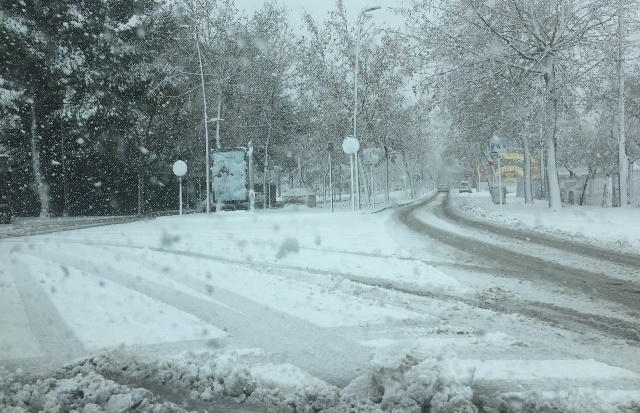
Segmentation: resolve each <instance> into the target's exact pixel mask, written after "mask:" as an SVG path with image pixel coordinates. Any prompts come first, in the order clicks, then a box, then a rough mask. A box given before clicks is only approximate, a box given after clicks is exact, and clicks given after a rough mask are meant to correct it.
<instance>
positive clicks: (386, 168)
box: [384, 145, 390, 205]
mask: <svg viewBox="0 0 640 413" xmlns="http://www.w3.org/2000/svg"><path fill="white" fill-rule="evenodd" d="M389 203H390V201H389V148H388V147H387V146H386V145H385V147H384V204H385V205H389Z"/></svg>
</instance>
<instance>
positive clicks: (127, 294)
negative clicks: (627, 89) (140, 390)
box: [0, 195, 640, 411]
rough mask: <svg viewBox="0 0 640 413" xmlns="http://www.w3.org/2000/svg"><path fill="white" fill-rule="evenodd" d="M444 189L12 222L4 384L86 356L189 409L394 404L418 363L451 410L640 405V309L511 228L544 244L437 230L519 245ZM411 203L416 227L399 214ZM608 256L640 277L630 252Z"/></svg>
mask: <svg viewBox="0 0 640 413" xmlns="http://www.w3.org/2000/svg"><path fill="white" fill-rule="evenodd" d="M443 199H444V197H443V196H442V195H438V196H437V197H436V198H435V199H434V200H433V201H432V202H430V203H427V204H424V205H422V204H421V205H420V206H419V207H417V208H416V207H415V205H414V206H413V207H412V206H409V207H406V208H405V209H404V210H403V209H400V210H396V211H394V210H387V211H382V212H379V213H376V214H370V213H353V212H350V211H341V212H336V213H333V214H332V213H327V212H324V211H323V210H321V209H319V208H318V209H316V210H310V209H307V208H301V207H288V208H286V209H284V210H274V211H266V212H263V211H260V212H257V213H246V212H225V213H218V214H213V215H211V216H205V215H201V214H198V215H186V216H182V217H178V216H174V217H162V218H158V219H155V220H148V221H141V222H133V223H128V224H122V225H112V226H103V227H96V228H88V229H82V230H77V231H68V232H64V233H53V234H46V235H38V236H32V237H22V238H10V239H4V240H2V241H0V257H1V259H0V305H1V306H2V311H1V312H0V365H4V366H5V367H6V369H7V372H11V371H15V369H18V368H20V369H21V374H18V375H15V374H10V375H8V376H7V377H10V379H9V380H8V381H5V382H2V380H1V379H0V387H1V386H2V384H3V383H4V384H5V385H6V386H7V388H9V387H10V384H11V383H22V382H26V381H28V380H29V377H31V376H32V375H36V374H49V375H52V376H55V377H57V378H58V379H59V380H68V379H70V378H72V377H76V376H77V374H78V373H81V374H82V377H83V380H85V379H86V378H87V377H93V376H91V374H94V375H95V374H98V375H100V377H108V378H110V379H112V380H115V381H116V382H117V383H119V385H127V386H133V387H146V388H147V389H151V388H153V387H154V384H153V383H155V386H169V387H171V388H172V389H174V390H175V391H173V392H172V394H171V397H164V396H163V392H161V391H160V392H158V391H155V392H154V391H152V393H154V395H153V396H154V397H155V399H153V400H152V398H149V400H152V401H153V402H154V403H163V402H169V401H173V402H180V401H182V402H184V403H183V404H182V407H183V408H185V409H188V410H197V409H199V408H200V407H201V406H202V403H205V405H206V403H207V402H211V400H212V399H216V397H218V399H219V398H220V397H222V396H227V397H233V398H234V399H235V400H237V401H240V402H244V401H246V403H243V405H242V408H246V407H250V406H251V405H252V403H253V404H254V406H260V407H264V404H265V403H267V402H268V403H271V404H270V405H273V406H274V407H273V409H274V410H273V411H279V410H278V408H279V407H282V405H281V404H280V405H279V404H278V403H284V405H287V403H289V405H290V404H291V403H298V406H299V407H301V404H305V403H311V401H310V400H312V399H313V400H314V403H318V404H317V405H316V408H319V410H327V411H329V409H330V408H334V409H337V410H335V411H340V408H339V406H340V403H348V402H353V400H357V402H358V403H363V404H366V405H368V406H369V408H370V409H372V410H367V411H377V410H375V409H379V408H381V407H380V406H382V405H384V404H385V403H396V404H398V405H402V406H405V405H406V407H407V411H411V409H410V408H409V407H410V406H409V405H410V404H411V403H417V402H415V401H414V402H411V401H410V400H409V401H408V400H407V399H406V398H407V397H409V399H411V397H413V396H411V397H410V395H411V394H412V393H411V392H412V391H414V390H415V389H413V390H411V389H412V388H413V387H411V386H415V385H417V384H416V383H415V380H414V379H411V380H410V378H411V377H413V376H412V375H413V374H418V373H420V372H422V373H420V374H423V375H424V374H426V373H424V371H429V372H430V373H429V374H427V375H426V376H425V377H427V378H429V377H430V379H429V380H432V381H431V382H430V383H431V387H429V388H430V389H431V390H430V391H431V393H429V392H426V393H425V392H423V395H424V394H427V395H428V394H431V396H429V400H427V402H429V403H431V404H432V406H433V405H434V404H433V403H436V402H437V403H440V406H441V408H442V409H444V410H441V411H446V409H447V406H449V408H450V407H451V406H452V404H451V403H454V402H455V403H458V402H461V403H462V401H464V400H467V401H468V402H469V403H470V402H471V400H473V402H474V403H475V404H476V405H480V404H483V405H484V406H489V405H492V404H491V403H499V401H500V400H503V401H504V400H506V399H507V396H506V395H507V393H509V392H518V393H519V394H520V399H521V400H525V399H527V398H529V399H531V398H546V399H548V400H547V401H549V400H551V403H564V402H563V401H562V400H573V399H572V398H577V399H580V400H582V399H584V400H585V402H587V401H588V403H590V404H591V405H593V404H594V403H596V404H598V403H599V404H600V405H602V406H604V407H606V406H613V405H615V406H617V408H622V409H625V408H630V409H632V408H637V406H638V401H640V392H638V391H637V389H638V388H640V358H639V357H638V339H637V326H638V319H639V317H638V312H637V309H636V308H635V307H633V306H632V305H627V304H628V302H627V301H624V300H622V301H620V300H617V299H608V298H607V297H603V296H600V294H598V293H594V294H588V291H587V290H585V289H584V288H578V286H577V284H576V285H574V284H570V283H569V284H568V285H565V284H566V283H564V282H561V281H559V280H550V279H549V270H548V268H531V264H530V263H531V262H534V263H537V262H538V261H535V260H541V261H540V262H542V261H544V260H545V257H546V258H548V260H547V261H544V262H545V263H546V264H545V265H546V266H547V267H548V266H551V267H553V268H555V269H556V270H557V268H560V267H558V263H557V262H555V261H554V260H555V258H553V255H549V254H547V253H548V252H549V250H551V249H552V247H549V246H545V247H544V248H545V249H544V250H540V248H542V247H539V246H535V245H528V244H526V243H522V242H521V243H515V244H514V245H515V249H516V250H517V251H518V253H519V254H522V256H527V257H529V258H528V259H529V260H533V261H529V264H526V263H524V264H523V265H527V266H528V269H526V270H523V268H510V267H509V265H506V264H505V263H504V262H502V261H503V260H501V259H499V260H498V261H496V259H495V258H494V257H491V256H486V254H487V253H486V251H485V250H483V251H482V252H481V253H480V251H477V250H474V247H473V246H469V245H468V246H467V247H468V248H467V249H469V248H471V250H469V251H464V249H465V248H462V249H460V248H459V247H460V246H459V245H457V244H455V243H452V242H443V241H444V240H443V239H442V237H443V236H451V237H455V236H458V237H462V236H464V237H471V238H472V239H473V240H474V242H479V243H483V244H485V245H489V246H490V245H500V246H501V248H505V251H507V250H508V248H507V247H506V246H505V244H508V243H506V242H505V241H504V240H503V239H502V238H500V237H499V236H498V235H496V234H486V233H481V232H478V231H477V230H474V229H472V228H465V227H464V226H460V225H459V224H457V223H455V222H453V221H450V220H448V219H445V217H443V216H438V214H434V212H436V210H437V209H438V208H440V205H441V202H442V201H443ZM403 211H411V213H410V214H409V213H407V214H404V213H403ZM408 217H410V219H412V220H414V221H411V222H409V224H410V225H411V226H413V229H411V228H407V227H406V226H403V225H400V224H399V222H402V221H404V222H407V219H409V218H408ZM415 220H419V221H415ZM412 222H413V224H412ZM416 222H420V223H422V224H420V225H429V226H431V227H435V228H438V229H439V230H440V231H441V234H440V239H438V237H435V239H434V238H429V237H426V236H425V235H424V234H422V233H420V231H415V229H418V228H417V226H419V225H418V224H416ZM443 234H444V235H443ZM446 234H449V235H446ZM432 235H433V234H432ZM558 254H560V253H558ZM561 254H564V253H561ZM564 255H566V254H564ZM567 259H569V260H574V261H579V259H576V258H567V257H565V260H564V261H563V262H564V265H565V266H566V263H567V262H573V261H567ZM599 265H602V266H603V268H605V269H606V272H607V277H609V278H611V279H616V280H623V281H624V282H625V283H627V284H626V286H627V287H629V286H635V284H634V283H637V279H636V280H634V279H633V277H634V272H633V269H631V270H629V268H626V270H625V269H624V268H623V269H622V270H621V271H620V273H619V274H618V273H617V272H615V271H617V269H620V267H621V266H620V265H617V264H611V263H608V264H604V263H600V264H599ZM622 267H624V266H622ZM562 268H564V267H562ZM570 268H573V270H572V271H573V272H577V271H579V268H580V267H579V265H578V264H576V265H575V266H574V265H570ZM612 271H613V272H612ZM527 275H530V276H527ZM569 275H571V274H569ZM571 276H572V277H573V278H575V274H572V275H571ZM634 288H635V287H634ZM585 320H587V321H585ZM634 329H636V331H635V333H636V335H635V336H634V335H633V330H634ZM121 345H124V346H125V347H120V346H121ZM115 348H117V350H116V352H115V353H113V352H108V353H104V354H103V355H100V356H98V359H96V358H95V355H96V354H100V353H101V352H103V351H109V350H110V349H115ZM185 351H187V352H189V353H182V355H179V356H177V354H179V353H181V352H185ZM87 356H91V357H90V358H89V359H86V358H85V357H87ZM87 360H93V361H91V362H87ZM96 360H97V361H96ZM64 363H71V365H70V367H68V368H67V369H63V370H57V371H56V372H52V371H53V370H55V369H58V368H59V367H60V366H62V365H63V364H64ZM123 363H124V364H126V366H125V367H120V366H121V365H123ZM127 366H128V367H127ZM194 368H195V373H194ZM425 369H426V370H425ZM123 371H125V372H126V373H123ZM130 371H136V372H137V374H133V373H129V372H130ZM142 371H144V372H146V373H144V374H143V373H140V372H142ZM0 374H1V372H0ZM192 374H195V376H194V377H196V378H194V379H189V380H187V379H186V378H187V377H191V375H192ZM168 375H169V376H170V377H172V378H171V379H168V378H167V377H169V376H168ZM141 376H143V377H142V378H141ZM161 377H163V378H161ZM203 377H204V378H203ZM420 377H422V376H420ZM220 378H222V381H220V380H218V379H220ZM74 380H76V383H75V384H74V385H78V383H77V380H79V379H74ZM207 380H213V381H212V382H209V381H207ZM215 380H218V381H215ZM243 380H244V381H243ZM424 380H427V379H424ZM434 380H435V381H434ZM419 381H420V380H418V382H419ZM141 383H142V384H141ZM216 383H217V384H216ZM231 383H236V384H234V385H232V384H231ZM238 383H243V384H242V385H240V384H238ZM247 383H250V385H249V384H247ZM372 383H375V384H372ZM434 383H437V385H436V384H434ZM114 386H115V385H112V386H111V387H110V390H109V391H112V390H113V389H114V388H115V387H114ZM238 386H239V387H238ZM425 386H427V384H425ZM427 387H428V386H427ZM238 388H239V389H240V390H238ZM248 388H249V389H250V390H247V389H248ZM381 388H382V395H381V394H379V393H380V391H381V390H380V389H381ZM243 389H244V390H243ZM340 389H343V390H340ZM444 389H450V390H447V391H445V390H444ZM585 389H589V391H588V397H587V396H585ZM40 391H42V390H41V389H40ZM113 391H114V392H115V390H113ZM118 391H120V390H118ZM535 391H557V392H559V393H553V394H545V395H543V394H542V393H535ZM274 392H275V393H274ZM447 392H448V393H447ZM495 392H498V393H495ZM532 392H533V393H532ZM562 392H564V393H562ZM567 392H568V393H567ZM6 394H12V393H11V392H7V393H6ZM6 394H5V398H4V399H3V396H2V395H3V393H1V389H0V407H1V405H2V402H3V401H4V402H5V403H10V402H7V400H8V399H7V397H8V396H6ZM114 394H115V393H114ZM145 394H146V393H145ZM180 394H182V396H180ZM301 394H303V396H301ZM320 395H322V397H320ZM402 395H404V396H402ZM534 395H535V396H534ZM567 395H569V397H565V396H567ZM14 396H15V395H14ZM16 397H17V396H16ZM25 397H26V396H25ZM112 397H115V396H113V394H112ZM149 397H151V396H149ZM403 397H404V398H403ZM424 397H427V396H424ZM511 397H515V396H514V395H513V394H511ZM414 399H415V397H414ZM108 400H109V399H108V398H107V399H106V400H105V401H104V403H108ZM114 400H115V399H114ZM292 400H293V401H292ZM412 400H413V399H412ZM13 403H14V404H16V405H18V404H19V403H18V402H15V401H14V402H13ZM104 403H103V404H102V405H101V404H100V403H97V404H98V405H101V406H103V407H104ZM381 403H382V404H381ZM402 403H404V404H402ZM437 403H436V405H438V404H437ZM447 403H449V404H447ZM576 403H577V404H575V403H574V407H575V406H578V407H579V406H581V404H580V403H579V402H576ZM178 404H179V403H178ZM278 406H279V407H278ZM231 408H233V406H231ZM80 410H82V409H80ZM176 411H177V410H176ZM418 411H419V410H418ZM576 411H579V410H576ZM623 411H624V410H623ZM629 411H632V410H629Z"/></svg>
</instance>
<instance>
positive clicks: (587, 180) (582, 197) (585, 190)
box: [578, 168, 592, 206]
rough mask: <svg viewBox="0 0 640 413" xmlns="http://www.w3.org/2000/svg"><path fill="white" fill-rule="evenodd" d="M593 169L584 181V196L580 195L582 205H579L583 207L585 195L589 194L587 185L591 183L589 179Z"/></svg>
mask: <svg viewBox="0 0 640 413" xmlns="http://www.w3.org/2000/svg"><path fill="white" fill-rule="evenodd" d="M591 174H592V172H591V168H589V173H588V174H587V179H585V180H584V185H583V186H582V195H580V203H579V204H578V205H580V206H583V205H584V197H585V194H586V193H587V184H588V183H589V178H590V177H591Z"/></svg>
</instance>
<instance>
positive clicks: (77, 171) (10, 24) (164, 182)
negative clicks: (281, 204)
mask: <svg viewBox="0 0 640 413" xmlns="http://www.w3.org/2000/svg"><path fill="white" fill-rule="evenodd" d="M0 5H1V10H2V13H1V14H0V41H1V42H2V46H1V47H0V50H2V53H3V56H2V59H1V63H0V93H1V95H0V111H2V112H1V113H2V121H1V123H0V151H1V152H3V153H5V155H8V156H9V159H10V165H11V166H10V173H8V174H7V173H6V171H4V172H5V173H4V175H3V178H4V182H3V187H2V188H1V189H0V190H1V191H2V195H3V196H4V197H6V198H8V199H9V201H10V203H11V205H12V207H13V209H14V210H15V212H16V213H18V214H27V215H40V216H49V215H60V214H74V215H75V214H107V213H143V212H145V211H147V210H154V209H166V208H171V206H172V205H173V203H175V201H173V198H174V197H172V196H170V193H172V192H173V185H175V184H174V182H175V178H174V177H173V176H172V175H171V169H170V166H171V164H172V163H173V161H175V160H176V159H183V160H185V161H186V162H187V164H188V165H189V175H190V176H191V178H192V179H191V182H193V183H194V186H193V188H195V187H197V186H198V185H197V184H199V186H200V187H201V185H202V184H201V182H200V181H201V180H200V179H197V178H199V177H202V176H204V169H205V166H204V153H205V151H204V147H205V143H204V136H205V128H204V127H205V125H204V122H203V115H202V114H203V110H204V108H203V105H204V101H205V99H206V101H207V103H208V118H209V119H217V121H216V122H215V124H213V123H212V124H209V125H206V126H207V127H208V129H209V130H210V134H211V136H212V146H213V147H216V146H217V147H220V146H225V147H233V146H244V147H246V146H247V145H248V142H249V141H251V142H252V143H253V145H254V147H255V148H256V150H255V153H256V164H257V167H258V168H259V169H260V170H263V171H264V178H265V180H266V179H270V177H269V171H271V170H273V169H274V168H275V169H277V170H278V171H279V172H280V173H281V174H285V175H286V174H293V173H294V171H296V170H297V169H298V168H304V172H305V173H304V177H305V178H304V180H305V183H306V184H307V185H310V186H313V187H316V188H317V187H318V186H319V185H320V184H321V183H322V177H323V176H324V175H325V174H326V168H327V162H326V155H327V153H326V149H327V143H329V142H334V143H335V146H336V148H340V143H341V141H342V139H343V138H344V137H345V136H347V135H349V134H350V133H351V132H350V131H351V124H352V122H353V119H352V115H351V114H352V113H353V102H352V98H351V96H352V95H351V93H352V89H351V87H350V85H352V84H353V73H354V70H353V69H354V64H355V61H354V45H355V38H356V35H355V34H356V32H355V30H356V27H355V26H354V25H353V24H350V23H349V22H348V20H347V18H346V9H345V7H344V4H343V2H342V1H341V0H339V1H337V2H336V7H335V9H334V11H333V12H332V13H331V15H330V16H329V18H328V19H327V21H320V22H319V21H316V20H314V18H313V17H312V16H309V15H307V16H305V26H306V27H305V33H304V34H302V35H301V34H299V33H294V32H293V30H292V28H291V25H290V19H289V16H288V11H287V10H286V9H285V8H284V7H283V6H280V5H278V4H277V3H271V2H267V3H265V4H264V5H263V6H262V7H261V8H258V9H257V10H256V11H255V12H254V13H253V14H251V15H247V14H246V13H244V12H241V11H239V10H238V9H237V7H236V6H235V4H234V2H233V0H185V1H182V2H158V1H155V0H139V1H135V2H131V1H123V0H83V1H78V2H73V4H70V3H69V2H65V1H62V0H51V1H48V2H42V1H38V0H22V1H11V0H3V1H1V2H0ZM362 38H363V48H362V52H361V55H360V56H361V60H360V75H359V80H360V86H361V89H360V90H361V93H360V95H359V96H360V99H359V101H358V102H357V104H358V106H359V114H358V120H359V122H358V123H359V125H360V127H359V136H360V137H361V142H362V144H363V145H362V146H364V147H366V146H379V147H382V146H384V148H385V151H386V153H387V154H389V156H388V161H389V162H391V163H392V165H394V164H395V165H396V166H398V168H397V169H398V170H400V171H401V172H402V173H404V174H411V175H415V174H416V173H418V172H420V173H424V172H425V168H424V166H423V165H422V164H421V163H420V162H417V161H416V160H415V159H413V158H415V153H416V151H415V150H414V149H422V148H426V147H427V145H428V140H423V139H415V138H416V137H418V136H420V125H421V124H422V123H424V122H423V121H422V119H424V116H423V115H424V114H426V113H427V112H428V107H427V106H425V105H424V104H422V103H417V104H410V103H408V102H407V96H406V94H405V93H404V92H403V89H404V87H405V85H406V83H407V79H408V76H407V75H406V73H404V71H403V69H402V67H403V64H402V59H401V56H400V54H399V53H398V50H400V47H399V40H398V39H399V37H398V35H396V34H391V33H382V32H381V31H380V29H379V26H377V25H375V24H374V23H373V22H372V21H369V22H367V24H366V25H365V31H364V33H363V37H362ZM201 65H202V66H201ZM200 67H202V70H201V68H200ZM203 84H204V87H203ZM203 94H204V96H203ZM203 97H204V99H203ZM220 119H224V120H223V121H220ZM214 130H215V132H214ZM399 131H403V133H399ZM214 136H215V140H214V138H213V137H214ZM404 136H406V137H407V139H403V138H402V137H404ZM410 137H412V138H410ZM411 139H413V141H412V140H411ZM416 145H417V146H416ZM409 148H411V150H409ZM423 152H424V151H423ZM409 154H410V155H414V156H413V158H412V157H411V156H408V155H409ZM403 155H405V156H403ZM337 160H338V162H337V166H336V168H337V169H338V170H343V171H347V167H345V165H348V159H347V158H346V156H343V155H340V156H339V158H338V159H337ZM412 162H413V163H412ZM409 164H413V165H415V167H414V168H413V169H414V170H415V171H414V173H411V172H409V170H408V168H407V165H409ZM392 170H393V167H392ZM0 173H2V172H0ZM334 173H335V172H334ZM362 173H363V174H364V173H365V172H364V171H362ZM343 175H345V176H346V175H347V174H343ZM193 178H196V179H193ZM363 178H364V177H363ZM362 181H363V182H369V181H368V180H365V179H362ZM196 183H197V184H196ZM197 192H198V194H197V195H198V196H199V194H200V193H203V192H204V191H202V190H199V191H197Z"/></svg>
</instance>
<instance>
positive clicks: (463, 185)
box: [458, 181, 471, 193]
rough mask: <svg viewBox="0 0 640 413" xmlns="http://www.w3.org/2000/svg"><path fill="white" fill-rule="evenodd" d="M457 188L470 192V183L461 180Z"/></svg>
mask: <svg viewBox="0 0 640 413" xmlns="http://www.w3.org/2000/svg"><path fill="white" fill-rule="evenodd" d="M458 189H459V191H460V192H461V193H462V192H469V193H471V185H470V184H469V181H462V182H460V185H458Z"/></svg>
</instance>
